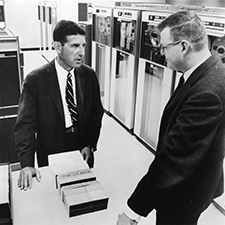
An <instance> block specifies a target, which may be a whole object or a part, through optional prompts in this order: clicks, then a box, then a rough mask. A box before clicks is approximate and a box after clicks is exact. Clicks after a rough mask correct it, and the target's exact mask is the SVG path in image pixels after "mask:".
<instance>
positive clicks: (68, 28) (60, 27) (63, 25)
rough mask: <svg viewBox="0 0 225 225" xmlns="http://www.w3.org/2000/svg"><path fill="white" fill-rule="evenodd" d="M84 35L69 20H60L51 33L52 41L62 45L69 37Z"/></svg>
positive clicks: (83, 32)
mask: <svg viewBox="0 0 225 225" xmlns="http://www.w3.org/2000/svg"><path fill="white" fill-rule="evenodd" d="M78 34H80V35H85V31H84V30H83V29H82V28H81V26H79V25H78V24H77V23H75V22H73V21H70V20H60V21H59V22H58V23H57V24H56V26H55V28H54V31H53V40H54V41H58V42H60V43H61V44H62V45H64V44H65V43H66V42H67V36H69V35H78Z"/></svg>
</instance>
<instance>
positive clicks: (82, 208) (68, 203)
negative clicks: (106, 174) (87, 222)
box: [62, 181, 109, 217]
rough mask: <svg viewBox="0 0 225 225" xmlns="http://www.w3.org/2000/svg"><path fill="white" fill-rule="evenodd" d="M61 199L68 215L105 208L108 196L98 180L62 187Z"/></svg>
mask: <svg viewBox="0 0 225 225" xmlns="http://www.w3.org/2000/svg"><path fill="white" fill-rule="evenodd" d="M62 200H63V203H64V204H65V207H66V210H67V213H68V215H69V217H73V216H78V215H81V214H85V213H91V212H95V211H99V210H104V209H107V205H108V200H109V198H108V197H107V196H106V195H105V193H104V190H103V188H102V187H101V185H100V183H99V182H98V181H92V182H86V183H81V184H76V185H71V186H65V187H63V188H62Z"/></svg>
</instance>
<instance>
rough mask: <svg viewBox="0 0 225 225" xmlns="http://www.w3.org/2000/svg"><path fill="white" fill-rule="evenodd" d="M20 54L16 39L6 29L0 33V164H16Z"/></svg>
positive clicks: (20, 76)
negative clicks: (15, 131)
mask: <svg viewBox="0 0 225 225" xmlns="http://www.w3.org/2000/svg"><path fill="white" fill-rule="evenodd" d="M21 57H22V54H20V51H19V41H18V37H17V36H15V35H14V34H13V33H12V32H11V31H9V30H7V29H1V32H0V136H1V138H0V163H5V162H9V163H16V162H18V157H17V153H16V151H15V144H14V135H13V127H14V125H15V121H16V117H17V109H18V102H19V96H20V92H21V83H22V64H23V63H22V61H23V60H21Z"/></svg>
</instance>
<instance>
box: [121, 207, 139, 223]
mask: <svg viewBox="0 0 225 225" xmlns="http://www.w3.org/2000/svg"><path fill="white" fill-rule="evenodd" d="M124 213H125V214H126V215H127V216H128V217H129V218H130V219H132V220H135V221H137V222H139V221H140V220H141V216H140V215H139V214H137V213H135V212H134V211H133V210H131V209H130V208H128V207H127V208H125V209H124Z"/></svg>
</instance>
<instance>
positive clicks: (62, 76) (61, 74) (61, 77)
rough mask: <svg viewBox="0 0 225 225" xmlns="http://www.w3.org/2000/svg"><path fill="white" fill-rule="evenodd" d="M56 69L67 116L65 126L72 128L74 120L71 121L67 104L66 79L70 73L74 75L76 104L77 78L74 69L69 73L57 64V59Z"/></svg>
mask: <svg viewBox="0 0 225 225" xmlns="http://www.w3.org/2000/svg"><path fill="white" fill-rule="evenodd" d="M55 68H56V72H57V77H58V81H59V88H60V93H61V98H62V103H63V110H64V115H65V124H66V127H71V126H72V120H71V116H70V113H69V109H68V106H67V103H66V79H67V75H68V73H69V72H70V73H71V74H72V76H71V78H72V83H73V93H74V102H75V104H76V91H75V90H76V89H75V87H76V86H75V78H74V76H73V74H74V69H72V70H71V71H67V70H65V69H64V68H62V67H61V66H60V65H59V63H58V62H57V60H56V59H55Z"/></svg>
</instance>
